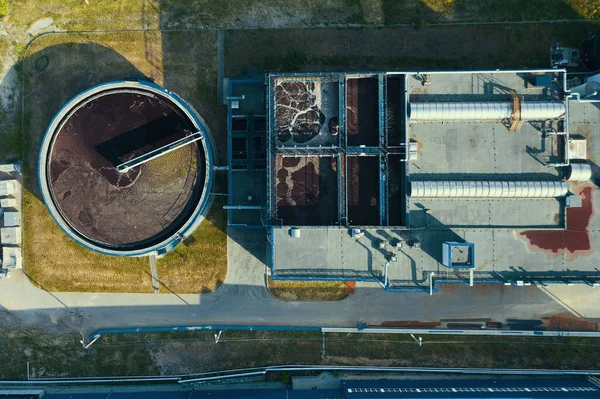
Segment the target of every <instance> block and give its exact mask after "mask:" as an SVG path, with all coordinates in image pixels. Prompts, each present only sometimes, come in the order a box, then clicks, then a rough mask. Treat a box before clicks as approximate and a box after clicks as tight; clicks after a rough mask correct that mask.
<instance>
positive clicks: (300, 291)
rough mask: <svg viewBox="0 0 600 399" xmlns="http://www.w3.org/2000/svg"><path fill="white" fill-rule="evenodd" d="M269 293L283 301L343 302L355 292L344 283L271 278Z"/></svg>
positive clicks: (350, 284) (352, 285)
mask: <svg viewBox="0 0 600 399" xmlns="http://www.w3.org/2000/svg"><path fill="white" fill-rule="evenodd" d="M268 284H269V291H271V294H273V296H275V297H276V298H278V299H281V300H282V301H341V300H342V299H344V298H346V297H348V296H349V295H351V294H352V292H353V291H354V283H352V282H344V281H284V280H271V279H270V278H269V282H268Z"/></svg>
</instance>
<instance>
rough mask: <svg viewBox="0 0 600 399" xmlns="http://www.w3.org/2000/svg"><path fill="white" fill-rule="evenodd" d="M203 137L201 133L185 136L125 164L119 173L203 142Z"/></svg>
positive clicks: (119, 169) (121, 166)
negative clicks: (196, 142) (199, 141)
mask: <svg viewBox="0 0 600 399" xmlns="http://www.w3.org/2000/svg"><path fill="white" fill-rule="evenodd" d="M203 139H204V138H203V136H202V133H201V132H196V133H193V134H190V135H189V136H185V137H183V138H181V139H179V140H177V141H174V142H172V143H169V144H167V145H165V146H162V147H160V148H157V149H156V150H152V151H150V152H148V153H146V154H143V155H140V156H139V157H136V158H133V159H131V160H129V161H127V162H123V163H122V164H121V165H119V166H117V171H118V172H119V173H125V172H127V171H128V170H129V169H131V168H135V167H136V166H140V165H142V164H144V163H146V162H149V161H151V160H153V159H155V158H158V157H160V156H163V155H165V154H168V153H169V152H172V151H175V150H177V149H179V148H181V147H184V146H186V145H188V144H191V143H193V142H195V141H198V140H203Z"/></svg>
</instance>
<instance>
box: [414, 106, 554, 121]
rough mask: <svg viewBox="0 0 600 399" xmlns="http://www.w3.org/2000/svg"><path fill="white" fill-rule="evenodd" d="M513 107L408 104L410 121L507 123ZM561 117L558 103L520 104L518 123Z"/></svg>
mask: <svg viewBox="0 0 600 399" xmlns="http://www.w3.org/2000/svg"><path fill="white" fill-rule="evenodd" d="M512 114H513V104H512V103H511V102H507V101H487V102H477V103H475V102H417V103H411V104H410V120H411V121H499V120H503V119H509V118H510V117H511V116H512ZM564 115H565V105H564V104H563V103H561V102H523V103H521V120H524V121H538V120H539V121H544V120H549V119H558V118H561V117H563V116H564Z"/></svg>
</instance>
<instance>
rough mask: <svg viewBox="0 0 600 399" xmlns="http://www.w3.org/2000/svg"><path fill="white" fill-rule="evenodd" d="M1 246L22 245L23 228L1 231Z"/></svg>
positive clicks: (8, 228) (6, 228) (3, 229)
mask: <svg viewBox="0 0 600 399" xmlns="http://www.w3.org/2000/svg"><path fill="white" fill-rule="evenodd" d="M0 244H2V245H3V246H4V245H20V244H21V228H20V227H3V228H1V229H0Z"/></svg>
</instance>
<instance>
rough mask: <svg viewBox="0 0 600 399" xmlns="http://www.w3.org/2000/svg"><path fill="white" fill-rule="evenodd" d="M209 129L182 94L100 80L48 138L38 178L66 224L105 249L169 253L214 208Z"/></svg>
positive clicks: (72, 233) (61, 115) (57, 120)
mask: <svg viewBox="0 0 600 399" xmlns="http://www.w3.org/2000/svg"><path fill="white" fill-rule="evenodd" d="M212 176H213V153H212V144H211V137H210V132H209V130H208V128H207V127H206V125H205V123H204V122H203V121H202V118H201V117H200V115H198V113H197V112H196V111H195V110H194V109H193V108H192V107H191V106H190V105H189V104H187V103H186V102H185V101H184V100H182V99H181V98H180V97H179V96H177V95H176V94H175V93H172V92H170V91H168V90H166V89H164V88H162V87H160V86H157V85H155V84H154V83H151V82H147V81H116V82H109V83H103V84H101V85H98V86H94V87H92V88H90V89H88V90H86V91H85V92H83V93H80V94H78V95H77V96H75V97H74V98H73V99H71V100H70V101H69V102H68V103H67V104H65V105H64V106H63V108H62V109H61V110H60V111H59V112H58V113H57V114H56V115H55V117H54V118H53V119H52V121H51V122H50V125H49V127H48V129H47V131H46V134H45V136H44V138H43V140H42V144H41V149H40V158H39V170H38V180H39V183H40V192H41V194H42V198H43V200H44V202H45V204H46V206H47V207H48V210H49V211H50V214H51V215H52V217H53V218H54V219H55V221H56V223H57V224H58V225H59V226H60V227H61V229H62V230H63V231H64V232H65V233H66V234H67V235H68V236H69V237H71V238H72V239H73V240H75V241H76V242H78V243H80V244H81V245H83V246H85V247H87V248H89V249H91V250H94V251H97V252H100V253H102V254H106V255H114V256H148V255H149V256H161V255H163V254H165V253H166V252H168V251H170V250H172V249H173V248H175V246H176V245H178V244H179V243H180V242H182V241H183V240H184V239H185V238H186V237H188V236H189V235H190V234H191V233H192V232H193V231H194V230H195V229H196V228H197V227H198V226H199V224H200V223H201V222H202V220H203V219H204V215H205V214H206V212H207V211H208V207H209V203H210V192H211V185H212Z"/></svg>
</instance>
